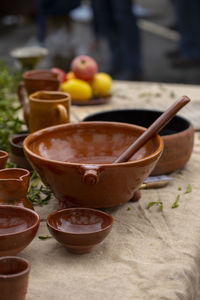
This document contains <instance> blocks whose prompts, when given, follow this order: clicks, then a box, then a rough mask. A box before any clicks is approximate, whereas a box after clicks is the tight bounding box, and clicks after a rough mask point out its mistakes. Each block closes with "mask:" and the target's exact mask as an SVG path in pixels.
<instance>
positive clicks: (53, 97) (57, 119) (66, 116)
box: [26, 91, 71, 132]
mask: <svg viewBox="0 0 200 300" xmlns="http://www.w3.org/2000/svg"><path fill="white" fill-rule="evenodd" d="M29 102H30V113H29V114H28V115H27V116H26V118H27V119H28V126H29V131H30V132H34V131H36V130H39V129H42V128H46V127H49V126H53V125H58V124H64V123H68V122H70V102H71V98H70V95H69V94H66V93H62V92H48V91H40V92H36V93H34V94H32V95H30V97H29Z"/></svg>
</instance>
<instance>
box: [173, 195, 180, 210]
mask: <svg viewBox="0 0 200 300" xmlns="http://www.w3.org/2000/svg"><path fill="white" fill-rule="evenodd" d="M179 199H180V195H177V196H176V200H175V202H174V203H173V204H172V208H177V207H179V204H178V202H179Z"/></svg>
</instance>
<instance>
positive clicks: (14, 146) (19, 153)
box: [10, 133, 32, 170]
mask: <svg viewBox="0 0 200 300" xmlns="http://www.w3.org/2000/svg"><path fill="white" fill-rule="evenodd" d="M27 136H28V134H24V133H23V134H17V135H13V136H11V137H10V146H11V147H10V148H11V154H10V160H11V162H13V163H15V164H16V165H17V167H19V168H23V169H27V170H32V167H31V165H30V164H29V162H28V161H27V159H26V157H25V154H24V151H23V147H22V145H23V141H24V139H25V138H26V137H27Z"/></svg>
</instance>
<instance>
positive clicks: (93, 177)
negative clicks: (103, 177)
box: [83, 170, 99, 185]
mask: <svg viewBox="0 0 200 300" xmlns="http://www.w3.org/2000/svg"><path fill="white" fill-rule="evenodd" d="M98 179H99V178H98V173H97V170H86V171H85V172H84V174H83V181H84V182H85V183H86V184H89V185H93V184H95V183H97V182H98Z"/></svg>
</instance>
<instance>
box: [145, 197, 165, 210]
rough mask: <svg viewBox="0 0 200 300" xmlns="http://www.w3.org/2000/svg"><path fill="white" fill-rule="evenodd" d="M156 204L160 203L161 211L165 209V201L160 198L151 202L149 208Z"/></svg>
mask: <svg viewBox="0 0 200 300" xmlns="http://www.w3.org/2000/svg"><path fill="white" fill-rule="evenodd" d="M154 205H158V206H159V209H160V211H163V202H162V201H161V200H160V199H159V200H158V201H153V202H149V204H148V206H147V208H148V209H149V208H151V207H152V206H154Z"/></svg>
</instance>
